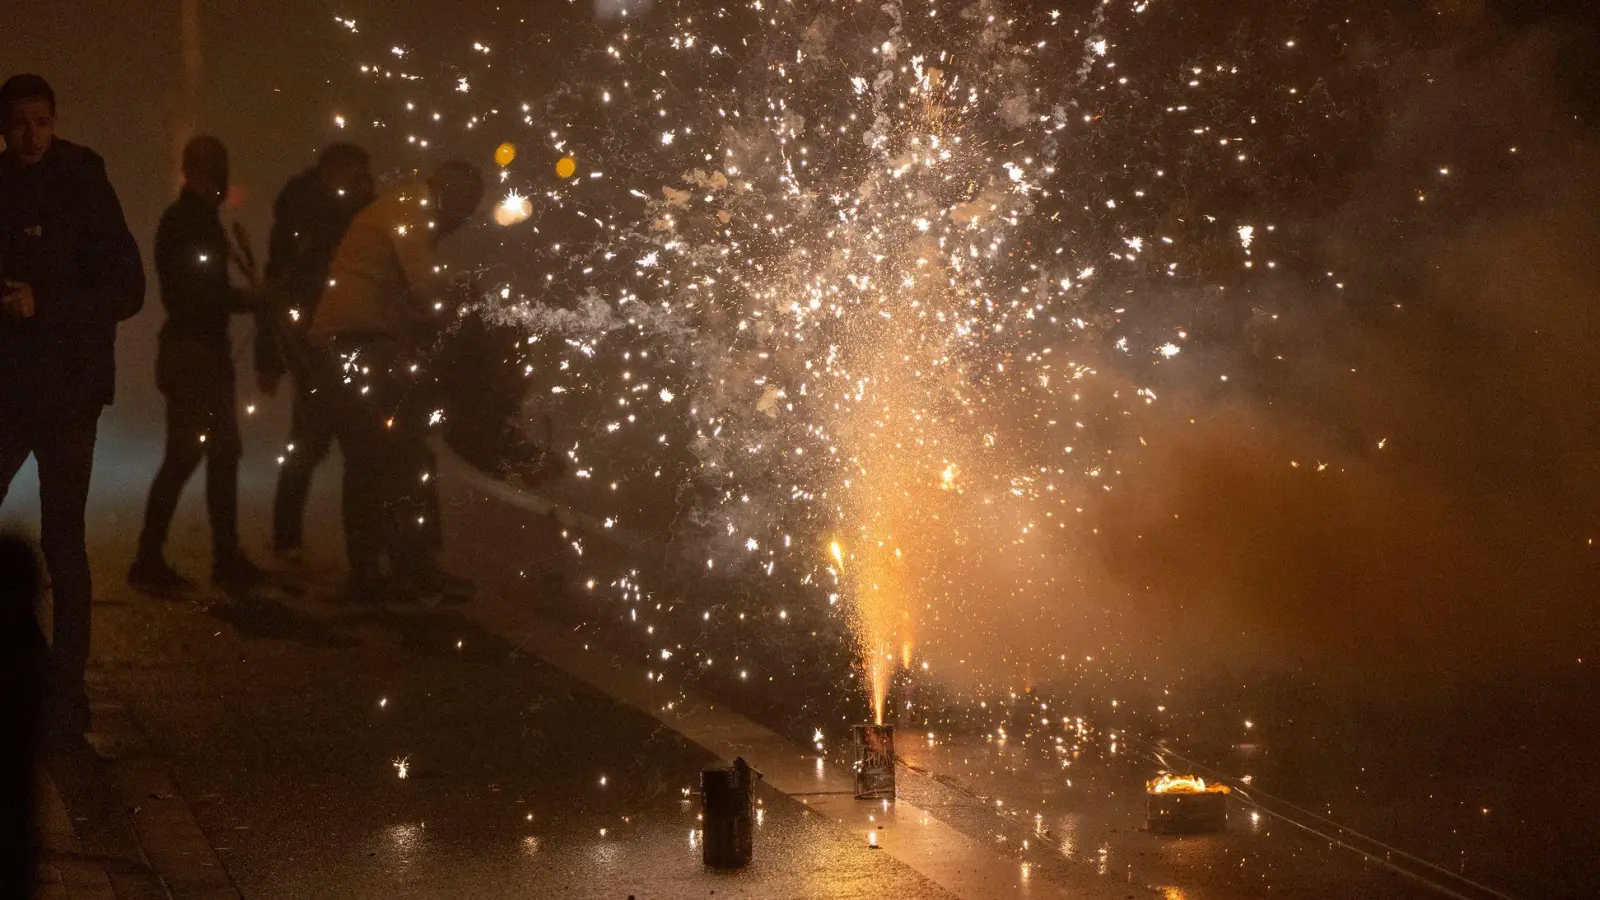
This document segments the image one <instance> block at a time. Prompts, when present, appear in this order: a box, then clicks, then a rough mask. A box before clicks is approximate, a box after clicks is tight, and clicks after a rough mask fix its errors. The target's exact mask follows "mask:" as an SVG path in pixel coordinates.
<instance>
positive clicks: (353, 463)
mask: <svg viewBox="0 0 1600 900" xmlns="http://www.w3.org/2000/svg"><path fill="white" fill-rule="evenodd" d="M482 199H483V177H482V175H480V174H479V172H478V170H477V169H475V168H473V167H472V166H470V165H468V164H467V163H463V162H449V163H445V164H444V165H442V166H440V167H439V168H438V169H437V170H435V171H434V172H433V174H432V175H431V176H429V177H428V178H427V179H426V180H420V179H419V180H412V181H408V182H406V183H404V184H401V185H398V186H396V187H394V188H391V189H389V190H387V191H385V192H384V193H383V194H381V195H380V196H379V198H378V199H377V200H376V201H374V202H373V203H372V205H371V206H368V207H367V208H366V209H364V210H362V211H361V212H360V213H359V214H357V215H356V218H355V221H354V222H353V223H352V224H351V225H350V230H349V231H348V232H347V233H346V234H345V236H344V240H343V241H342V242H340V244H339V249H338V251H337V252H336V253H335V254H334V257H333V265H332V267H331V269H330V270H329V273H328V287H327V289H326V290H325V291H323V294H322V302H321V303H320V304H319V305H318V307H317V314H316V317H315V319H314V320H313V322H312V325H311V332H310V335H311V339H312V340H313V341H314V342H316V343H318V344H319V345H321V346H322V347H324V348H325V349H326V351H327V352H328V354H329V357H328V358H329V364H330V365H331V366H332V367H333V371H332V373H331V378H332V379H333V381H334V383H336V384H337V385H338V387H339V392H338V397H339V414H338V421H339V448H340V450H341V451H342V452H343V453H344V533H345V549H346V552H347V554H348V556H349V561H350V585H349V592H350V597H351V599H353V600H357V601H367V602H382V601H383V600H385V599H400V600H406V599H432V598H440V597H443V598H445V599H464V598H465V597H466V596H467V595H469V594H470V592H471V585H470V584H469V583H467V582H465V581H463V580H461V579H457V578H454V577H451V576H449V575H447V574H446V573H445V572H444V570H443V569H442V568H440V566H439V563H438V560H437V559H436V552H437V550H438V546H439V535H440V530H439V521H438V518H439V512H438V500H437V495H436V494H435V492H434V483H435V481H436V480H437V479H436V478H435V460H434V457H433V452H432V451H431V450H430V449H429V448H428V440H427V438H428V428H429V427H430V425H431V422H430V419H431V418H432V413H433V411H434V409H435V408H436V407H435V403H434V402H432V401H433V399H434V398H433V397H432V396H431V393H430V392H431V390H432V386H431V378H430V375H429V373H428V372H427V370H426V369H425V368H423V367H422V366H421V365H420V363H421V362H422V360H421V350H422V349H423V348H426V347H427V346H428V345H429V344H431V343H432V342H433V340H434V338H435V336H436V335H437V332H438V329H439V327H440V325H441V324H442V323H443V319H442V317H441V316H440V314H439V313H438V312H437V310H436V308H435V306H434V299H435V295H436V293H437V292H438V290H439V289H440V287H441V284H440V281H441V279H440V278H439V275H438V270H437V268H436V267H435V264H434V251H435V249H436V248H437V246H438V243H439V241H440V239H442V238H443V237H445V236H446V235H448V234H450V233H451V232H453V231H455V230H456V229H458V228H460V227H461V226H462V225H463V224H465V223H466V221H467V219H468V218H469V217H470V216H471V215H472V213H473V211H474V210H475V209H477V207H478V204H479V202H481V201H482ZM385 562H387V564H388V571H387V572H385V571H384V568H383V565H384V563H385Z"/></svg>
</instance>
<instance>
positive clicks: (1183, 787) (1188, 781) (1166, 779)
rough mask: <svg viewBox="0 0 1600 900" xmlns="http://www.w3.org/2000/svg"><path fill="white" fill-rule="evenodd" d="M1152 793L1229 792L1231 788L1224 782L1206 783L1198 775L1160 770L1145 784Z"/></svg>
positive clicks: (1231, 790)
mask: <svg viewBox="0 0 1600 900" xmlns="http://www.w3.org/2000/svg"><path fill="white" fill-rule="evenodd" d="M1146 787H1147V788H1148V789H1149V791H1150V793H1152V794H1230V793H1232V792H1233V789H1232V788H1230V787H1228V786H1227V785H1225V784H1217V783H1212V784H1207V783H1206V780H1205V779H1204V778H1201V777H1200V776H1198V775H1174V774H1172V773H1171V772H1162V773H1161V777H1159V778H1154V779H1151V781H1150V783H1149V784H1148V785H1146Z"/></svg>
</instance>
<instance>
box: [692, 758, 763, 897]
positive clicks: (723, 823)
mask: <svg viewBox="0 0 1600 900" xmlns="http://www.w3.org/2000/svg"><path fill="white" fill-rule="evenodd" d="M760 777H761V773H760V772H757V771H755V770H754V769H752V768H750V764H749V763H747V762H745V761H744V757H742V756H741V757H739V758H738V759H735V760H734V761H733V765H731V766H717V767H714V768H710V769H705V770H703V771H701V773H700V808H701V812H702V814H703V815H702V818H703V819H704V823H703V824H704V826H705V833H704V837H703V839H702V840H701V847H702V849H701V858H702V859H703V860H704V861H705V864H706V865H708V866H710V867H712V868H714V869H739V868H743V867H744V866H747V865H749V864H750V860H751V859H752V858H753V857H754V856H755V820H756V815H755V794H754V786H755V779H757V778H760Z"/></svg>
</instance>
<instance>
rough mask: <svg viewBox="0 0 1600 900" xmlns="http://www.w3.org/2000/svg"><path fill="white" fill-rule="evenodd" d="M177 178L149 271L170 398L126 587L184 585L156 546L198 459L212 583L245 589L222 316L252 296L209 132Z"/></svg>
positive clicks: (159, 381)
mask: <svg viewBox="0 0 1600 900" xmlns="http://www.w3.org/2000/svg"><path fill="white" fill-rule="evenodd" d="M183 179H184V183H183V190H182V192H181V193H179V195H178V199H177V201H176V202H175V203H173V204H172V205H171V206H170V207H168V208H167V211H166V214H164V215H163V216H162V217H161V226H160V228H159V229H158V230H157V231H156V275H157V277H158V279H159V281H160V284H161V304H162V305H163V306H164V307H166V310H167V320H166V322H164V323H162V325H161V335H160V338H159V343H158V345H157V349H156V386H157V387H159V388H160V389H161V393H162V395H163V396H165V397H166V399H167V446H166V456H165V458H164V459H163V460H162V461H161V469H160V471H158V472H157V473H156V479H155V483H154V484H152V485H151V486H150V502H149V505H148V506H146V507H145V519H144V531H143V532H142V533H141V534H140V535H139V555H138V557H137V558H135V560H134V563H133V568H132V569H130V570H129V572H128V583H129V584H131V585H133V586H135V587H138V588H142V589H145V590H150V591H154V592H166V591H173V590H181V589H183V588H185V587H187V586H188V585H189V582H188V580H187V579H185V578H184V577H183V576H182V575H179V574H178V573H177V572H175V571H173V569H172V566H170V565H168V563H167V560H166V556H165V554H164V553H163V548H164V546H165V544H166V541H167V529H168V528H169V527H170V526H171V524H172V515H173V512H174V511H176V509H177V507H178V496H179V495H180V494H182V493H183V485H184V483H185V482H187V481H188V480H189V476H190V475H193V474H194V470H195V469H197V468H199V466H200V462H201V460H202V459H203V460H204V461H205V463H206V513H207V515H208V517H209V518H210V521H211V580H212V582H213V583H214V584H216V585H217V586H218V587H220V588H223V589H224V590H242V589H244V588H248V587H250V586H252V585H254V584H257V583H259V582H260V581H262V580H263V577H264V574H263V573H262V571H261V570H260V569H258V568H256V566H255V564H254V563H252V562H251V561H250V560H249V558H247V557H246V556H245V555H244V551H243V550H241V549H240V547H239V510H238V500H239V498H238V481H239V456H240V450H241V444H240V441H239V419H238V414H237V412H236V411H235V409H234V402H235V400H234V391H233V351H232V348H231V347H230V346H229V342H228V320H229V318H230V317H231V316H232V315H234V314H235V313H242V312H247V311H249V302H248V301H249V294H247V293H246V292H244V291H241V290H239V289H238V288H235V287H233V285H232V284H231V283H230V282H229V279H228V265H229V262H230V261H231V260H232V258H233V253H232V250H233V248H232V245H231V244H229V242H228V236H227V233H226V232H224V231H223V229H222V220H221V219H220V218H218V216H217V207H219V206H221V205H222V200H223V198H224V197H226V196H227V194H228V151H227V150H226V149H225V148H224V147H223V146H222V142H221V141H219V140H217V139H216V138H214V137H209V136H201V137H197V138H194V139H193V140H191V141H189V143H188V145H187V146H185V147H184V148H183Z"/></svg>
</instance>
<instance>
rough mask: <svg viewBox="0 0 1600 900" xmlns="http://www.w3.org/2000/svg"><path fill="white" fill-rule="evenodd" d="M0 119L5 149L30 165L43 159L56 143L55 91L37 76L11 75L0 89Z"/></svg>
mask: <svg viewBox="0 0 1600 900" xmlns="http://www.w3.org/2000/svg"><path fill="white" fill-rule="evenodd" d="M0 117H3V121H4V123H5V133H6V149H7V150H9V151H11V152H13V153H15V154H16V155H17V158H18V159H21V160H22V162H23V164H24V165H32V164H34V163H36V162H38V161H40V160H42V159H44V155H45V154H46V153H48V152H50V143H51V142H52V141H54V140H55V136H56V92H55V91H53V90H51V89H50V83H49V82H47V81H45V80H44V79H43V78H40V77H39V76H37V75H13V76H11V78H9V79H7V81H6V83H5V84H4V85H3V86H0Z"/></svg>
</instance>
